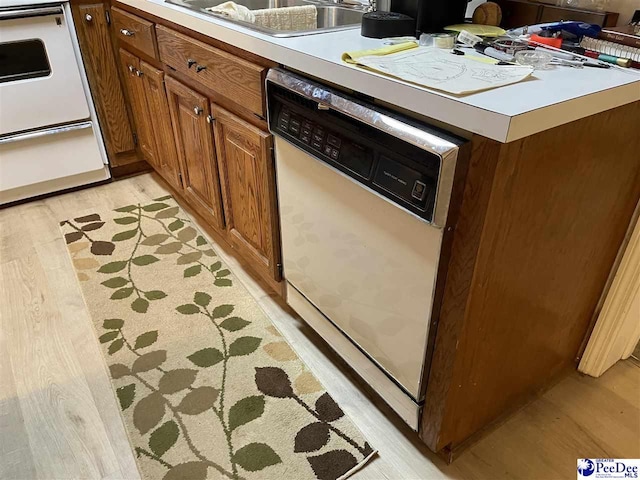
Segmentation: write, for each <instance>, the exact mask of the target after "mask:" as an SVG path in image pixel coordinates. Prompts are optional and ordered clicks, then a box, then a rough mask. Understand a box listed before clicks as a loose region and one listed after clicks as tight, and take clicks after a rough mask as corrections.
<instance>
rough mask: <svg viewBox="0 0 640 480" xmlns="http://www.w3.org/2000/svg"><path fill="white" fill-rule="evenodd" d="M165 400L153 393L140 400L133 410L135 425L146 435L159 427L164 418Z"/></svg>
mask: <svg viewBox="0 0 640 480" xmlns="http://www.w3.org/2000/svg"><path fill="white" fill-rule="evenodd" d="M164 412H165V405H164V398H163V397H162V395H161V394H160V393H158V392H153V393H151V394H149V395H147V396H146V397H144V398H143V399H142V400H140V401H139V402H138V403H137V404H136V406H135V407H134V409H133V425H134V426H135V427H136V428H137V429H138V431H139V432H140V434H141V435H144V434H145V433H147V432H148V431H149V430H151V429H152V428H153V427H155V426H156V425H158V424H159V423H160V421H161V420H162V417H164Z"/></svg>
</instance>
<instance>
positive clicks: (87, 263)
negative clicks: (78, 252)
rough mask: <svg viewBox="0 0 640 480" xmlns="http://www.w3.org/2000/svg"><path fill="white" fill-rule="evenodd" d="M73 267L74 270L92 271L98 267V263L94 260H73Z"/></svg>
mask: <svg viewBox="0 0 640 480" xmlns="http://www.w3.org/2000/svg"><path fill="white" fill-rule="evenodd" d="M73 266H74V267H76V270H93V269H94V268H97V267H99V266H100V263H99V262H98V261H97V260H96V259H95V258H74V259H73Z"/></svg>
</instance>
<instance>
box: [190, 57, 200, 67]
mask: <svg viewBox="0 0 640 480" xmlns="http://www.w3.org/2000/svg"><path fill="white" fill-rule="evenodd" d="M196 63H198V62H197V61H196V60H194V59H193V58H188V59H187V67H189V68H191V67H193V66H194V65H195V64H196Z"/></svg>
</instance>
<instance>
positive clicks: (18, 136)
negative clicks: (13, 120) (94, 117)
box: [0, 122, 93, 145]
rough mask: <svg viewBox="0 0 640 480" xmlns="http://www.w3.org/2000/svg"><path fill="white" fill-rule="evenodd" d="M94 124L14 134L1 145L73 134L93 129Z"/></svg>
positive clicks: (0, 143) (1, 140)
mask: <svg viewBox="0 0 640 480" xmlns="http://www.w3.org/2000/svg"><path fill="white" fill-rule="evenodd" d="M92 126H93V124H92V123H91V122H81V123H72V124H71V125H64V126H62V127H53V128H45V129H44V130H37V131H35V132H29V133H14V134H12V135H7V136H6V137H1V138H0V145H4V144H6V143H13V142H18V141H20V140H32V139H34V138H38V137H46V136H47V135H56V134H58V133H64V132H71V131H73V130H83V129H85V128H91V127H92Z"/></svg>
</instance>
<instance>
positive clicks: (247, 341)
mask: <svg viewBox="0 0 640 480" xmlns="http://www.w3.org/2000/svg"><path fill="white" fill-rule="evenodd" d="M260 342H262V339H261V338H258V337H240V338H238V339H236V340H235V341H234V342H233V343H232V344H231V345H230V346H229V356H231V357H242V356H244V355H249V354H250V353H253V352H255V351H256V349H257V348H258V347H259V346H260Z"/></svg>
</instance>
